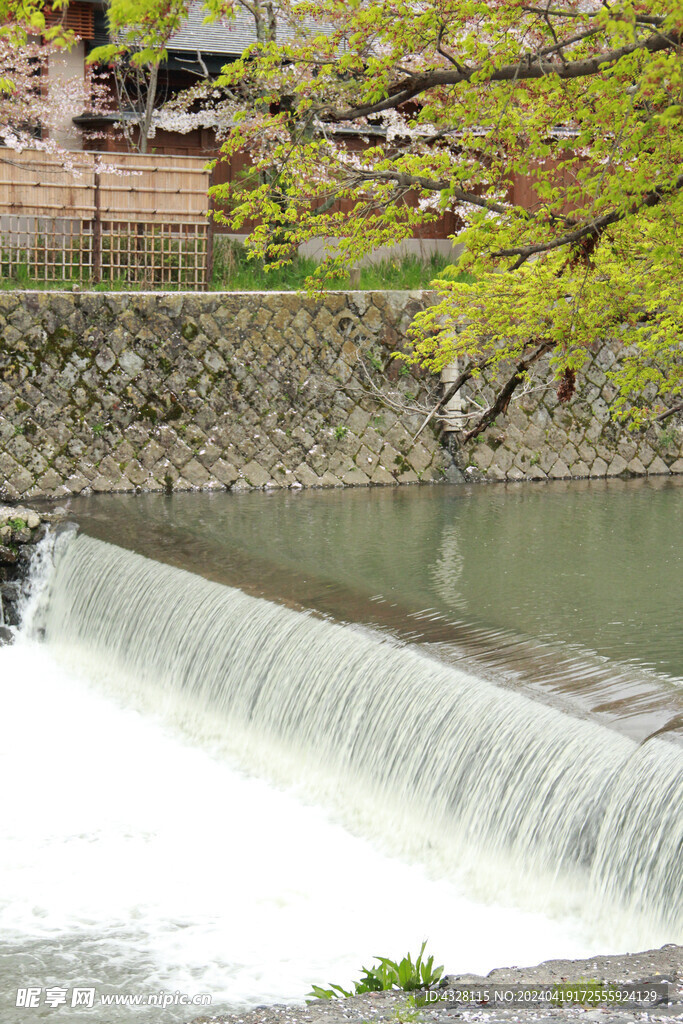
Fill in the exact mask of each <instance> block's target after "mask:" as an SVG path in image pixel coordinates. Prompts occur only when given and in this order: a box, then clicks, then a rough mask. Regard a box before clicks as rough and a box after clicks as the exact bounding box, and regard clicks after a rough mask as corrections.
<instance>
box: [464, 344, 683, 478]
mask: <svg viewBox="0 0 683 1024" xmlns="http://www.w3.org/2000/svg"><path fill="white" fill-rule="evenodd" d="M616 353H617V350H616V347H615V348H611V347H610V346H608V345H604V346H602V347H600V348H599V349H598V350H597V351H596V352H593V353H590V355H589V362H588V363H587V364H586V366H585V367H584V368H583V369H582V371H581V373H580V375H577V382H576V392H575V394H574V395H573V397H572V398H571V400H570V401H569V402H567V403H566V404H561V403H560V402H559V400H558V398H557V385H556V383H550V384H547V383H545V382H546V381H547V380H548V378H549V374H548V358H546V359H545V361H541V362H539V365H538V367H537V368H536V369H535V373H534V377H533V379H532V380H530V381H529V383H528V386H527V388H528V389H527V390H526V392H525V391H524V390H523V389H520V391H519V393H517V394H516V395H515V396H513V399H512V401H511V402H510V405H509V407H508V410H507V414H506V415H504V416H500V417H499V418H498V420H497V421H496V422H495V423H494V424H493V425H492V426H491V427H489V428H488V429H487V430H486V431H484V432H483V433H482V434H480V435H479V437H477V438H475V439H473V440H472V441H470V442H469V443H468V444H466V445H464V446H461V447H460V448H459V450H457V452H455V461H456V464H457V466H458V467H459V468H460V470H461V471H463V472H464V474H465V476H466V478H467V479H470V480H481V479H485V480H492V481H494V480H546V479H550V480H560V479H566V478H568V477H578V478H581V477H615V476H645V475H665V474H669V473H683V417H682V416H681V415H680V413H679V414H676V415H672V416H670V417H668V418H667V419H666V420H663V421H662V422H661V423H660V424H658V425H655V426H652V427H650V428H649V429H648V430H647V431H636V432H634V431H630V430H629V429H628V428H627V427H626V426H624V425H622V424H620V423H618V422H616V421H615V420H614V419H612V418H611V417H610V405H611V403H612V402H613V401H614V399H615V397H616V388H615V387H614V385H613V384H612V383H611V382H610V380H609V377H608V372H609V370H610V369H613V368H614V366H615V363H616V360H617V354H616ZM649 397H650V399H652V398H654V397H655V396H654V395H651V396H649ZM492 399H493V390H492V389H491V387H490V385H489V382H488V381H487V379H486V376H485V375H484V376H483V378H482V379H481V381H480V382H479V383H478V384H476V385H474V386H473V385H468V386H466V387H464V388H463V389H462V391H461V405H462V410H463V412H465V413H467V412H468V411H471V410H472V409H473V408H475V404H474V403H476V406H477V407H479V408H482V407H483V408H486V406H487V405H488V404H489V403H490V402H491V401H492Z"/></svg>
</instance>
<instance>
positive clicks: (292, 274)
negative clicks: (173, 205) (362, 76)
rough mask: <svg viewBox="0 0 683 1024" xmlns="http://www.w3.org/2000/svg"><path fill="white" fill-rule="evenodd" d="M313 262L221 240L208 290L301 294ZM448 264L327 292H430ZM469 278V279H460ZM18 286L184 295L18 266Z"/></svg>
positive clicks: (7, 280)
mask: <svg viewBox="0 0 683 1024" xmlns="http://www.w3.org/2000/svg"><path fill="white" fill-rule="evenodd" d="M316 266H317V263H316V261H315V260H313V259H306V258H303V257H297V258H296V259H295V260H294V261H293V262H292V263H290V264H289V265H287V266H285V267H278V268H276V269H269V268H268V267H266V266H265V265H264V264H263V263H262V262H261V261H259V260H250V259H248V258H247V252H246V250H245V248H244V246H243V245H240V244H239V243H236V242H232V241H231V242H228V243H227V244H226V242H222V244H221V245H220V246H219V247H218V251H217V252H216V256H215V260H214V271H213V277H212V280H211V285H210V288H209V290H210V291H221V292H223V291H235V292H244V291H247V292H262V291H301V290H302V289H304V288H305V282H306V280H307V278H309V277H310V276H311V274H313V272H314V270H315V268H316ZM449 266H452V261H451V260H450V259H449V258H447V257H445V256H439V255H434V256H432V257H430V258H429V259H427V260H423V259H420V258H419V257H417V256H404V257H402V258H400V259H399V258H395V259H391V260H384V261H382V262H379V263H375V264H373V265H372V266H368V267H362V268H361V269H360V275H359V277H358V276H356V278H355V279H354V280H352V279H351V277H350V276H349V275H346V276H344V277H338V278H334V279H333V280H331V281H329V282H328V283H327V284H326V285H325V286H324V288H325V290H327V291H329V290H341V291H347V290H350V289H354V290H355V289H359V290H361V291H381V290H385V289H387V290H396V291H404V290H405V291H414V290H418V289H422V288H429V286H430V284H431V282H432V281H433V280H434V279H435V278H437V277H439V276H440V275H441V274H442V273H443V271H444V269H445V268H446V267H449ZM459 278H460V279H463V280H467V279H468V275H459ZM16 288H21V289H29V290H34V289H35V290H38V291H46V290H47V291H53V290H67V291H70V290H72V289H74V288H76V289H83V290H88V291H91V290H92V291H101V292H104V291H149V290H153V289H159V290H164V291H187V290H192V289H188V286H187V285H184V284H182V283H181V284H166V283H164V284H161V283H157V282H154V281H151V282H150V283H148V284H138V285H131V284H129V283H128V282H127V281H126V279H125V278H116V279H114V280H113V281H100V282H99V283H98V284H95V285H92V284H91V283H90V280H89V279H88V278H87V277H79V276H78V275H69V274H65V275H64V276H63V277H61V278H60V279H58V280H55V281H41V280H38V279H36V278H34V277H32V276H31V274H30V273H29V269H28V267H27V266H19V267H18V268H17V270H16V271H15V273H14V274H12V276H3V277H0V289H3V290H6V291H7V290H12V289H16Z"/></svg>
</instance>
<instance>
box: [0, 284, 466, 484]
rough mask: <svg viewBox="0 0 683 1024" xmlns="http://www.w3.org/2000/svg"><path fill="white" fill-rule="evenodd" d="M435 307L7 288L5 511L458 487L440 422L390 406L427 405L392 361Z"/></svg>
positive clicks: (404, 299) (412, 299) (2, 309)
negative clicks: (17, 506)
mask: <svg viewBox="0 0 683 1024" xmlns="http://www.w3.org/2000/svg"><path fill="white" fill-rule="evenodd" d="M419 302H420V296H419V293H417V294H411V293H406V292H395V293H391V292H389V293H361V292H356V293H348V294H341V293H329V294H325V295H324V296H316V297H309V296H305V295H300V294H294V293H274V292H270V293H242V294H236V293H231V294H217V293H213V294H212V293H209V294H189V293H187V294H186V293H155V294H152V293H103V292H102V293H93V292H90V293H86V292H83V293H78V292H76V293H71V292H0V497H3V498H5V499H10V500H17V499H20V498H21V499H24V498H31V497H37V496H49V497H61V496H64V495H67V494H78V493H81V492H83V491H88V490H92V491H112V490H116V491H130V490H135V489H138V488H141V489H149V490H182V489H192V488H225V487H229V488H232V489H236V490H239V489H246V488H250V487H289V486H295V487H297V486H303V487H309V486H323V487H325V486H328V487H336V486H342V485H347V484H370V483H372V484H396V483H416V482H418V481H424V482H431V481H436V480H439V479H442V478H443V476H444V474H445V472H446V469H447V464H448V458H447V456H446V454H445V453H444V451H443V450H442V448H441V446H440V444H439V441H438V440H437V438H436V436H435V434H434V433H432V432H430V431H425V432H423V433H422V435H421V436H420V440H419V441H418V442H417V443H416V444H411V438H412V436H413V435H414V434H415V432H416V431H417V429H418V427H419V425H420V422H421V419H422V418H423V417H422V416H421V415H420V414H418V413H417V412H416V413H411V412H408V413H407V414H406V413H402V414H400V415H397V413H396V412H395V411H393V409H392V408H391V407H387V406H386V405H385V404H383V401H382V400H380V399H381V398H382V395H383V396H384V398H387V397H388V396H389V394H391V396H392V401H393V403H394V404H396V402H397V400H398V405H399V413H400V406H401V405H402V404H408V405H411V404H415V403H416V402H417V401H418V398H419V395H420V392H421V389H422V384H421V383H420V381H419V375H418V374H416V373H412V372H411V373H407V372H406V371H405V370H404V371H403V372H400V369H401V364H399V363H397V362H396V361H393V360H391V358H390V356H391V352H392V351H393V350H394V349H395V347H396V346H397V345H398V344H399V343H400V342H401V339H402V337H403V335H404V331H405V328H406V327H407V325H408V323H409V322H410V320H411V318H412V315H413V314H414V312H415V311H416V309H417V308H418V306H419ZM361 346H362V351H363V357H362V362H360V361H359V353H360V351H361ZM384 371H386V374H385V372H384ZM387 376H388V377H393V381H392V382H389V381H388V380H387ZM431 386H432V388H433V382H432V385H431ZM422 401H423V402H424V401H425V395H424V393H423V394H422Z"/></svg>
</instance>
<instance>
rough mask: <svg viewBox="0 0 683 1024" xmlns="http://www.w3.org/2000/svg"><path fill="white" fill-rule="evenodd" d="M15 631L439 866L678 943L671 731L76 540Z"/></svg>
mask: <svg viewBox="0 0 683 1024" xmlns="http://www.w3.org/2000/svg"><path fill="white" fill-rule="evenodd" d="M32 629H33V630H34V631H35V632H40V633H41V634H43V633H44V637H45V641H46V642H47V643H48V644H49V645H51V646H52V647H53V648H55V650H61V651H62V652H66V653H70V656H72V657H74V656H78V657H79V658H81V659H84V660H86V661H87V662H88V664H90V665H93V664H98V665H99V666H100V667H101V669H102V672H103V673H104V674H106V675H108V677H110V678H113V677H118V678H120V679H125V680H128V683H127V685H128V687H129V690H130V693H132V694H137V695H138V696H139V695H140V694H143V695H144V694H147V696H148V698H149V701H148V703H149V702H151V704H152V705H153V704H154V702H155V701H157V702H163V701H167V702H173V701H175V702H177V704H178V706H180V705H182V707H183V708H185V709H186V712H187V709H195V710H196V712H197V714H200V713H201V714H204V713H206V714H208V715H209V716H210V720H211V721H212V723H213V728H214V730H215V732H216V734H221V733H222V734H224V735H225V736H226V737H228V738H229V739H231V740H232V741H234V743H235V744H236V745H241V748H242V751H243V752H244V751H247V753H248V752H249V750H251V752H252V753H253V754H254V755H255V754H256V753H258V756H259V757H260V758H261V759H262V761H263V763H264V764H265V765H266V768H267V767H268V764H269V762H272V763H273V764H274V763H275V762H276V761H277V760H278V759H283V763H284V761H286V760H287V759H288V763H290V764H297V765H298V766H299V768H300V771H301V775H302V777H306V778H308V779H313V780H315V779H316V778H318V777H319V778H320V779H323V778H324V779H328V780H333V781H332V782H331V783H330V786H331V788H332V790H334V789H335V787H336V792H337V793H340V792H345V793H347V794H353V796H352V797H348V799H349V800H350V801H351V802H353V801H354V800H357V801H360V799H361V798H360V797H359V796H358V794H366V797H367V805H368V806H367V808H366V809H365V812H364V810H363V808H360V809H359V808H357V807H356V810H358V813H359V815H361V816H362V814H363V813H366V817H367V819H368V820H376V821H378V822H379V821H381V822H382V823H383V824H382V827H384V828H385V830H386V829H388V830H389V831H390V832H393V840H394V841H396V842H398V843H399V845H400V842H401V841H402V840H403V839H404V840H405V842H404V844H403V845H404V848H405V849H410V850H412V851H413V852H414V851H417V852H418V853H419V854H421V853H424V854H425V856H428V853H429V851H431V852H432V854H433V855H434V857H435V858H436V859H437V860H439V862H440V864H441V866H442V868H444V870H449V869H450V868H452V869H453V870H454V871H455V870H456V869H460V868H462V867H463V866H469V868H471V870H472V871H473V872H474V873H475V874H476V871H477V869H478V865H480V866H481V868H482V870H483V869H484V865H486V864H493V865H494V866H497V868H496V869H497V870H500V871H501V872H506V873H507V875H508V876H510V877H517V878H518V879H524V882H523V884H524V885H527V884H528V885H533V881H534V879H535V878H538V877H540V876H543V877H544V878H546V879H547V878H549V879H550V880H551V882H552V885H553V886H554V887H555V889H557V890H561V889H564V890H566V891H567V892H568V894H569V896H568V898H570V899H573V900H574V901H575V903H576V904H577V905H579V904H580V905H581V906H584V905H585V906H586V907H590V908H591V910H592V912H593V913H596V914H597V913H600V914H604V913H606V912H607V913H614V914H615V915H617V914H618V915H622V916H623V915H636V916H640V917H642V918H643V919H645V920H647V921H649V922H651V923H652V932H651V934H652V935H653V936H657V937H660V936H663V937H664V938H666V939H667V940H668V941H681V940H683V898H682V897H683V873H682V872H681V870H680V863H681V854H682V853H683V816H682V815H681V813H680V809H681V805H682V803H683V773H682V772H681V768H682V767H683V753H682V752H681V750H680V748H679V747H677V746H676V745H674V744H673V743H670V742H667V741H666V740H664V739H660V738H653V739H651V740H648V741H647V742H646V743H644V744H641V745H640V746H638V745H637V744H636V743H635V742H634V741H633V740H631V739H630V738H628V737H625V736H622V735H620V734H618V733H617V732H615V731H613V730H611V729H607V728H605V727H604V726H602V725H599V724H597V723H595V722H593V721H591V720H588V719H583V718H578V717H577V718H574V717H571V716H569V715H567V714H565V713H563V712H561V711H559V710H557V709H555V708H552V707H549V706H546V705H544V704H542V703H540V702H536V701H534V700H531V699H529V698H528V697H526V696H524V695H521V694H519V693H517V692H515V691H514V690H512V689H506V688H502V687H499V686H496V685H494V684H492V683H490V682H488V681H486V680H483V679H480V678H477V677H476V676H474V675H472V674H469V673H468V672H467V671H466V670H464V669H458V668H455V667H452V666H450V665H445V664H442V663H440V662H439V661H437V660H434V659H432V658H431V657H429V656H426V655H424V654H423V653H421V652H420V651H419V650H418V649H416V648H412V647H411V646H409V645H400V644H398V643H396V642H395V641H391V640H387V639H386V638H383V637H381V636H379V635H376V634H374V633H372V632H371V631H366V630H363V629H359V628H354V627H350V626H346V625H339V624H336V623H333V622H329V621H326V620H324V619H320V618H317V617H315V616H313V615H311V614H307V613H303V612H300V611H295V610H292V609H290V608H287V607H283V606H280V605H275V604H273V603H271V602H269V601H265V600H261V599H258V598H253V597H250V596H248V595H246V594H244V593H242V592H241V591H239V590H236V589H233V588H230V587H226V586H223V585H220V584H217V583H212V582H210V581H207V580H205V579H203V578H201V577H199V576H195V575H193V574H191V573H188V572H185V571H183V570H180V569H176V568H173V567H171V566H168V565H163V564H159V563H157V562H154V561H151V560H149V559H146V558H143V557H141V556H139V555H136V554H134V553H131V552H129V551H126V550H123V549H121V548H118V547H115V546H113V545H110V544H106V543H103V542H101V541H97V540H94V539H91V538H89V537H87V536H78V537H76V538H75V539H70V540H69V542H68V543H64V544H62V545H61V546H60V547H59V549H58V550H57V552H56V565H55V568H54V570H53V572H52V574H51V576H50V578H49V582H48V584H47V586H46V587H45V588H44V590H43V591H42V592H41V597H40V601H39V604H38V607H37V608H36V609H34V613H33V625H32ZM74 652H76V654H75V653H74ZM187 713H188V714H189V713H190V712H187ZM122 756H123V755H122ZM489 881H490V879H489Z"/></svg>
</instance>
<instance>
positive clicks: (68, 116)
mask: <svg viewBox="0 0 683 1024" xmlns="http://www.w3.org/2000/svg"><path fill="white" fill-rule="evenodd" d="M84 75H85V43H84V42H82V41H81V42H79V43H75V44H74V45H73V46H72V47H71V49H70V50H62V51H60V52H59V53H56V54H54V55H53V56H51V57H50V63H49V69H48V102H49V104H50V106H51V110H52V112H53V116H54V121H55V124H54V127H52V128H51V129H50V136H51V138H52V139H54V141H55V142H56V143H57V145H58V146H60V147H61V148H62V149H66V150H69V151H74V150H81V149H83V142H82V137H81V133H80V132H79V131H78V130H77V129H76V127H75V126H74V124H73V123H72V118H73V116H74V112H76V113H79V114H80V112H81V110H82V109H83V107H84V106H85V92H84Z"/></svg>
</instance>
